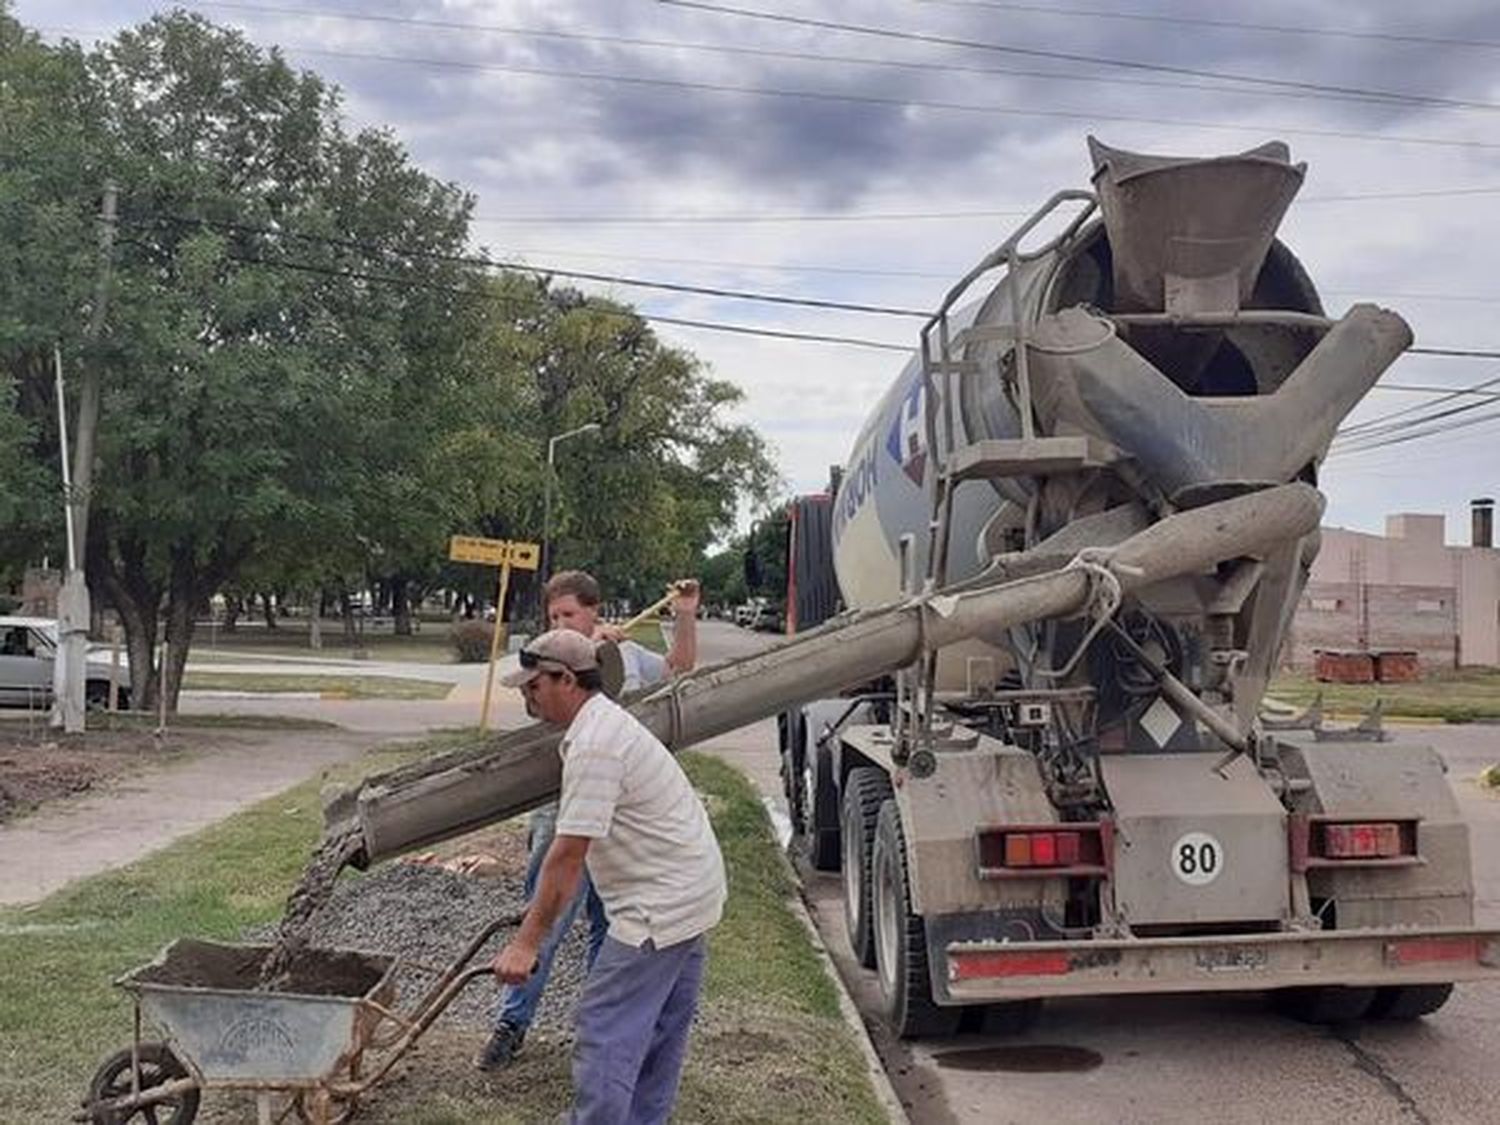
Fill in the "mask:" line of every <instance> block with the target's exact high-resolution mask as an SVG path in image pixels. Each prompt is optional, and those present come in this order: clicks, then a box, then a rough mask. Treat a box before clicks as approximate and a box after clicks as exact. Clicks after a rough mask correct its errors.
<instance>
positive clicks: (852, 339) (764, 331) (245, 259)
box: [227, 254, 913, 354]
mask: <svg viewBox="0 0 1500 1125" xmlns="http://www.w3.org/2000/svg"><path fill="white" fill-rule="evenodd" d="M227 256H228V257H229V259H230V260H231V261H235V262H240V263H241V264H245V265H259V266H266V267H268V268H271V269H284V270H292V271H294V272H297V273H310V274H320V275H322V276H325V277H336V278H341V279H345V280H351V281H368V282H371V283H373V284H380V285H397V286H403V287H405V288H408V289H428V290H435V291H437V292H443V293H452V294H454V295H456V296H462V297H469V298H471V299H475V298H477V299H481V300H489V301H496V300H499V299H498V298H496V297H495V296H494V294H490V293H482V292H479V291H477V290H474V289H464V288H461V287H460V286H457V285H443V284H442V283H440V282H435V281H422V280H420V279H417V278H405V277H392V276H390V275H386V274H377V273H372V272H370V271H368V270H351V269H335V268H333V267H331V266H320V265H317V264H315V263H312V262H296V261H289V260H286V259H271V258H260V257H256V256H253V255H242V254H230V255H227ZM502 303H505V302H502ZM512 303H513V302H512ZM593 311H594V312H596V313H597V314H599V315H601V316H610V317H616V318H619V319H622V320H626V319H630V318H637V319H640V320H646V321H650V322H652V323H654V324H673V325H677V326H679V327H683V328H702V329H705V330H707V331H710V332H728V333H732V334H735V335H741V336H760V337H765V338H767V339H773V340H797V341H801V342H806V343H817V344H842V345H846V346H848V347H856V348H873V349H875V350H878V351H891V352H901V353H903V354H910V353H911V352H912V350H913V349H912V348H911V347H910V346H908V345H906V344H892V343H887V342H886V341H884V340H869V339H864V338H862V337H858V336H837V335H832V334H827V333H821V332H796V331H792V330H790V329H781V328H762V327H760V326H758V325H751V324H735V323H732V322H728V321H716V320H692V319H688V318H686V317H676V316H660V315H658V314H656V313H648V312H642V311H640V310H639V309H635V310H632V311H631V312H629V313H624V312H614V311H613V310H610V309H600V308H598V307H597V306H596V307H595V308H594V310H593Z"/></svg>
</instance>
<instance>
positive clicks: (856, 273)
mask: <svg viewBox="0 0 1500 1125" xmlns="http://www.w3.org/2000/svg"><path fill="white" fill-rule="evenodd" d="M528 254H539V255H542V256H552V257H558V258H587V259H599V260H601V261H613V262H650V263H652V264H657V265H672V266H701V267H703V268H704V269H715V270H751V271H759V272H764V273H814V274H835V275H839V276H847V277H876V278H891V279H896V280H917V281H951V280H953V279H954V278H956V277H958V276H959V275H960V274H961V273H962V272H963V271H962V270H961V269H950V270H893V269H870V268H862V267H858V266H831V265H819V264H813V263H806V262H747V261H744V260H741V259H733V258H681V257H673V256H667V255H659V254H613V253H607V252H605V251H603V250H577V249H571V250H561V249H556V248H552V249H547V248H541V247H534V246H517V247H514V248H512V249H511V250H509V251H508V252H507V255H506V256H507V257H508V258H517V259H523V260H524V258H525V257H526V255H528ZM1318 292H1319V293H1320V294H1322V295H1323V296H1325V297H1354V298H1363V299H1366V300H1369V299H1372V297H1375V296H1378V297H1380V298H1381V299H1389V300H1396V301H1455V302H1463V303H1468V304H1486V305H1491V304H1500V293H1410V292H1400V291H1394V290H1388V289H1377V290H1373V291H1372V290H1370V289H1325V288H1323V287H1322V286H1319V287H1318Z"/></svg>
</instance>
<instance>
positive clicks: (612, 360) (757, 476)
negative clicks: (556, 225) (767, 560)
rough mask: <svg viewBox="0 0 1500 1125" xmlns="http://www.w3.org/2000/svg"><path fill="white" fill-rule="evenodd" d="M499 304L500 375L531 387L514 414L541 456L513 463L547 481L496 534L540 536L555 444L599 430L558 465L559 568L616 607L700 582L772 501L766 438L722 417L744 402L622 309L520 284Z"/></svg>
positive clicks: (516, 506) (515, 505) (502, 518)
mask: <svg viewBox="0 0 1500 1125" xmlns="http://www.w3.org/2000/svg"><path fill="white" fill-rule="evenodd" d="M495 302H496V310H497V317H498V318H499V320H500V323H499V325H498V326H497V330H496V334H495V337H494V339H493V341H492V345H493V350H494V352H495V354H496V361H495V366H496V368H497V369H498V370H506V371H515V370H520V371H522V372H524V373H525V376H524V377H525V380H526V386H525V387H524V388H523V389H522V391H521V392H520V400H519V402H518V401H517V400H516V397H515V395H514V394H512V395H510V396H509V397H508V398H507V399H506V400H505V401H506V403H507V409H510V410H520V411H521V412H522V413H523V414H524V416H525V418H526V424H525V425H524V426H523V427H522V429H523V431H524V432H527V433H529V434H531V435H532V437H531V449H530V453H529V456H525V455H524V454H519V452H518V451H516V450H514V449H512V455H513V456H525V460H526V461H529V462H530V463H531V464H532V465H535V466H536V467H537V470H539V471H536V472H534V473H533V472H529V471H528V472H525V473H523V474H519V475H516V476H514V477H512V478H511V480H512V481H513V482H514V481H524V482H525V483H527V484H530V483H531V482H532V481H535V482H536V483H535V485H534V486H533V491H531V492H530V494H522V495H517V494H515V493H510V494H508V495H507V496H506V497H505V501H506V503H505V504H504V506H503V508H497V509H493V510H492V511H494V524H495V525H496V526H497V527H505V528H514V529H517V530H519V529H521V528H527V527H529V528H531V529H535V530H533V531H531V532H530V534H531V535H535V534H537V532H539V531H540V525H541V519H540V515H541V513H540V500H541V485H542V476H541V474H542V473H543V472H545V455H546V442H547V438H548V436H549V435H552V434H557V433H562V432H564V431H566V430H569V429H572V428H574V427H576V426H579V425H582V424H584V423H587V422H597V423H599V425H600V427H601V430H600V432H599V434H598V435H597V436H596V437H593V438H588V439H583V440H580V441H576V442H572V443H570V444H569V445H568V446H567V447H566V455H565V456H559V458H558V460H557V464H556V473H557V480H556V483H555V493H554V497H555V506H554V521H553V545H554V552H553V554H554V558H555V560H556V563H557V567H558V568H562V567H567V566H571V567H580V568H583V569H587V570H589V571H590V572H592V573H593V574H595V575H596V576H597V577H598V578H599V579H600V581H601V582H602V583H603V585H604V587H605V589H606V590H608V591H609V592H610V593H611V595H612V596H620V597H629V598H631V599H632V600H634V601H636V602H637V603H640V602H645V601H651V600H654V599H655V598H656V597H657V596H658V595H659V594H660V593H661V590H662V587H663V584H664V583H665V582H666V581H668V580H669V579H670V578H672V577H674V576H678V575H681V574H686V573H690V572H692V571H694V570H696V568H697V567H698V565H699V563H700V561H701V559H702V557H703V554H704V552H705V550H706V549H707V548H708V546H709V544H711V543H712V542H714V541H715V540H716V539H718V538H721V537H722V536H723V535H724V534H725V533H727V532H728V531H729V530H730V529H731V527H732V526H733V522H734V518H735V514H736V511H737V509H738V505H739V503H740V502H741V500H742V499H746V498H748V499H763V498H764V497H765V496H766V495H768V494H769V492H770V490H771V488H772V486H773V484H774V482H775V479H776V474H775V469H774V467H773V465H772V464H771V461H770V458H769V455H768V454H767V451H766V448H765V444H764V442H763V440H762V439H761V438H760V436H759V435H758V434H756V433H755V432H754V430H752V429H751V428H750V427H748V426H745V425H743V424H739V423H735V422H732V421H730V420H729V419H727V418H726V414H727V413H728V412H729V410H730V409H732V408H733V407H734V406H735V405H736V404H737V403H738V402H739V401H740V399H741V398H742V392H741V391H740V390H739V388H738V387H736V386H734V385H733V384H731V383H728V382H725V381H723V380H719V379H714V378H712V377H711V376H710V375H709V374H708V373H707V371H706V370H705V369H704V367H703V365H702V364H701V363H700V362H699V361H698V360H697V359H696V358H695V357H693V356H691V355H689V354H688V353H686V352H682V351H679V350H677V349H674V348H669V347H666V346H664V345H663V344H662V343H661V342H660V341H659V340H658V339H657V337H656V334H655V333H654V332H653V331H652V330H651V329H650V327H649V326H648V325H647V324H646V322H645V321H643V320H642V319H641V318H640V317H639V316H638V315H636V314H635V312H634V311H633V310H631V309H629V308H628V307H626V306H623V305H620V304H617V303H615V302H612V301H606V300H601V299H597V298H585V297H584V296H583V295H582V294H580V293H578V292H576V291H574V290H570V289H557V288H553V287H552V286H551V285H550V284H549V283H547V282H546V281H542V282H535V281H529V280H527V279H523V278H516V277H507V278H503V279H501V280H500V281H499V282H497V284H496V288H495Z"/></svg>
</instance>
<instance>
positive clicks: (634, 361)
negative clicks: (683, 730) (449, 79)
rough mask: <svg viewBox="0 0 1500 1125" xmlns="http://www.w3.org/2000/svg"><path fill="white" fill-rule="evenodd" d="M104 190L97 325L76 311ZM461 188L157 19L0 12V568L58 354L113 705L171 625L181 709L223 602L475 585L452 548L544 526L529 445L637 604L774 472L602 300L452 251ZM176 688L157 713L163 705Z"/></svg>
mask: <svg viewBox="0 0 1500 1125" xmlns="http://www.w3.org/2000/svg"><path fill="white" fill-rule="evenodd" d="M106 180H110V181H113V182H114V183H116V184H117V185H118V195H119V211H120V218H119V222H118V226H117V237H116V244H115V249H114V253H113V256H112V274H111V283H110V285H109V289H108V303H107V312H108V315H107V317H106V326H105V330H104V332H103V333H102V336H101V338H100V339H99V340H98V341H97V342H91V341H89V340H88V339H87V337H86V334H85V332H84V329H83V325H84V324H86V323H87V321H88V319H89V313H90V311H91V309H92V302H93V300H94V296H93V293H94V284H95V274H96V270H97V268H98V254H97V252H96V237H97V233H98V221H97V218H96V212H97V210H98V206H99V199H100V197H101V195H102V194H103V192H104V189H105V183H106ZM471 205H472V200H471V198H470V197H469V195H468V194H467V193H466V192H465V191H463V190H462V189H461V188H459V187H458V186H456V185H452V184H447V183H442V182H439V181H437V180H435V179H433V178H432V177H430V176H428V175H427V174H426V173H424V172H422V171H421V170H420V169H419V168H417V167H416V166H415V165H414V164H413V163H412V162H411V160H410V158H409V157H408V155H407V154H406V152H405V150H404V149H403V148H402V146H401V145H400V143H399V142H398V141H397V140H396V138H394V137H393V136H391V135H390V134H388V133H386V132H382V131H375V130H369V131H363V132H358V133H350V132H349V131H348V130H347V129H346V127H345V125H344V122H343V119H342V117H341V115H340V111H339V98H338V93H337V91H336V90H334V89H332V88H331V87H329V86H328V85H326V84H325V83H324V82H323V81H322V80H321V79H320V78H318V77H317V76H316V75H315V74H311V73H308V72H305V71H297V70H294V69H293V68H292V67H290V66H289V65H288V64H287V63H286V61H285V60H284V59H283V58H282V57H281V56H280V54H279V53H278V52H277V51H275V50H266V49H263V48H261V47H258V46H256V45H255V44H253V43H251V42H250V41H249V40H247V39H246V38H245V37H244V36H242V35H241V34H240V33H238V32H235V31H230V30H225V29H222V28H218V27H215V26H214V25H212V24H211V23H209V22H208V21H206V20H205V19H203V18H201V17H199V16H196V15H190V14H186V13H182V12H177V13H173V14H171V15H166V16H158V17H155V18H154V19H152V20H150V21H148V22H146V23H144V24H142V25H141V26H139V27H138V28H135V29H133V30H130V31H127V32H124V33H122V34H121V35H120V36H119V37H118V38H117V39H116V40H115V41H114V42H112V43H108V44H105V45H103V46H102V47H100V48H98V49H97V50H94V51H92V52H86V51H84V50H82V49H81V48H79V47H78V46H77V45H74V44H64V45H62V46H60V47H51V46H47V45H44V44H42V43H39V42H38V41H37V40H36V39H35V38H34V37H33V36H31V35H29V34H28V33H27V32H26V31H25V30H24V29H23V28H21V27H20V26H19V25H18V24H16V23H15V21H14V20H11V19H10V18H9V17H7V16H6V15H5V14H4V9H3V7H0V248H3V249H0V559H3V560H5V561H7V562H10V563H15V562H18V561H25V560H26V559H30V558H34V557H35V555H36V554H38V553H40V552H38V550H37V548H38V545H39V544H41V545H45V550H46V551H50V553H52V554H53V556H54V557H56V556H57V555H58V553H59V550H58V549H59V548H60V546H61V535H60V528H61V505H60V503H59V502H58V501H59V500H60V489H59V481H58V475H57V470H56V467H55V466H56V463H57V456H56V450H57V448H58V435H57V425H56V407H55V403H54V401H53V398H52V393H53V392H52V381H51V380H52V364H51V357H52V354H53V348H54V347H58V348H59V349H60V351H61V355H62V356H63V359H64V364H65V366H66V367H67V368H68V369H69V370H70V371H76V370H80V369H85V370H87V369H90V365H92V366H93V369H95V370H98V371H99V372H100V373H101V378H102V383H103V387H104V399H103V409H102V420H101V425H100V429H99V436H98V460H97V463H98V470H97V472H96V481H95V487H94V489H93V493H92V496H91V497H90V504H91V509H92V511H91V515H90V527H91V530H90V534H89V538H88V548H89V549H88V557H87V570H88V575H89V581H90V587H91V588H92V589H93V590H94V592H95V597H96V599H97V598H99V596H100V595H101V594H102V595H103V596H104V598H105V600H107V602H108V603H109V604H110V605H111V606H112V607H113V608H114V609H115V610H116V611H117V612H118V613H119V615H120V618H121V619H122V621H123V622H124V624H125V626H126V631H127V639H128V642H129V646H130V654H131V659H132V668H133V673H134V675H135V677H136V682H135V684H134V688H135V693H136V698H138V699H142V700H147V699H150V698H152V697H153V695H154V693H155V691H156V689H157V687H158V682H157V678H156V670H155V669H153V666H152V659H151V654H152V652H153V646H154V643H155V641H156V640H157V638H158V629H159V624H158V623H159V622H161V621H164V622H165V628H166V636H167V639H168V641H169V642H170V644H171V651H172V653H173V657H174V659H173V664H172V667H171V668H169V669H168V674H167V678H166V689H167V691H168V693H169V695H170V696H175V690H176V684H177V683H178V682H180V674H179V673H180V671H181V666H182V661H183V660H184V659H185V657H186V654H187V650H188V646H189V643H190V640H191V632H192V622H193V619H194V617H195V616H196V615H197V614H198V613H200V612H201V611H202V610H203V608H204V607H205V605H206V603H207V600H208V599H209V597H210V596H211V595H213V594H215V593H216V592H219V591H223V590H233V589H238V590H243V591H250V590H255V589H266V588H270V589H276V590H281V591H302V592H306V593H312V592H314V591H319V590H327V589H333V590H339V589H351V588H362V587H363V586H364V585H366V584H367V583H369V582H371V581H379V582H381V583H383V584H384V585H385V586H386V587H387V588H388V589H390V590H391V591H392V592H393V593H394V594H395V595H396V602H397V608H398V611H399V609H400V607H401V606H402V605H404V604H405V602H406V601H407V600H408V598H410V597H412V596H415V595H418V594H420V593H421V592H422V591H423V590H425V589H428V588H430V587H431V586H432V585H433V584H435V583H438V582H452V581H454V580H456V579H459V578H460V576H462V577H463V578H466V579H471V580H474V581H476V582H482V584H483V585H484V586H487V585H488V582H489V579H488V578H486V577H483V576H476V575H475V574H474V573H473V571H472V569H469V570H460V569H458V568H454V567H452V566H449V565H447V564H445V563H444V561H443V559H444V555H445V548H446V543H447V539H448V537H449V536H450V535H452V534H457V533H464V534H474V533H479V534H490V535H496V536H502V537H507V538H523V539H534V538H538V537H540V535H541V532H542V508H543V491H544V489H545V487H546V485H547V481H548V474H547V466H546V447H547V439H548V437H549V435H552V434H556V433H559V432H561V431H562V430H565V429H569V428H572V427H574V426H577V425H580V424H582V423H584V422H589V421H594V422H598V423H599V424H600V425H601V428H602V430H601V433H599V434H598V435H597V437H596V438H592V439H589V438H585V439H580V440H579V441H577V442H570V443H568V444H567V445H566V446H565V447H563V448H562V450H561V451H560V455H559V457H558V462H557V472H556V476H555V479H554V481H553V484H554V486H555V499H556V505H555V509H554V510H555V513H556V520H555V524H554V529H555V536H554V538H555V542H556V554H555V557H556V558H557V560H558V562H559V564H560V565H570V566H584V567H588V568H590V569H592V570H594V571H595V572H596V573H598V575H599V576H600V578H601V579H602V580H603V581H604V582H605V583H606V586H607V587H608V588H610V589H611V591H612V592H615V593H618V594H625V595H630V596H634V597H647V596H650V595H651V594H652V593H654V592H655V590H656V589H657V588H659V585H660V583H661V582H663V581H665V580H666V579H667V578H668V577H670V576H672V575H673V574H675V573H682V572H687V571H691V570H693V569H694V568H695V566H696V563H697V561H698V559H699V558H700V556H701V554H702V552H703V550H704V549H705V548H706V547H707V546H708V544H709V543H710V542H712V541H713V540H714V539H715V538H717V537H719V536H722V535H723V534H724V533H726V532H727V531H728V530H729V528H730V527H731V525H732V522H733V519H734V514H735V511H736V507H737V505H738V504H739V502H740V500H741V498H742V497H745V496H751V495H762V494H764V493H765V492H766V491H767V490H768V489H769V487H770V485H771V483H772V478H773V472H772V469H771V466H770V462H769V460H768V458H767V456H766V452H765V449H764V448H763V445H762V443H761V441H760V439H759V438H758V436H757V435H756V434H755V433H754V432H753V431H751V430H750V429H749V428H748V427H745V426H743V425H738V424H735V423H733V422H731V421H729V420H727V418H726V415H727V413H728V412H729V411H730V410H731V409H732V408H733V406H734V405H735V403H736V402H737V401H738V399H739V391H738V390H737V388H735V387H733V386H732V385H730V384H728V383H725V382H723V381H721V380H716V379H713V378H711V377H710V376H709V375H708V374H707V373H706V372H705V371H704V370H703V368H702V365H701V364H700V363H699V362H698V361H697V360H696V359H694V358H693V357H692V356H691V355H688V354H686V353H684V352H681V351H678V350H675V349H672V348H668V347H664V346H663V345H662V344H661V343H660V342H659V341H658V340H657V339H656V337H655V335H654V333H652V331H651V330H650V328H649V327H648V326H647V325H646V324H645V322H644V321H642V320H641V319H640V318H639V317H638V316H636V315H635V314H634V313H633V312H632V311H631V310H629V309H628V308H626V307H624V306H621V305H617V304H614V303H611V302H605V301H599V300H595V299H586V298H585V297H583V296H582V295H580V294H579V293H577V292H574V291H571V290H566V289H554V288H552V287H551V286H550V285H548V284H546V283H544V282H538V281H535V280H533V279H529V278H523V277H518V276H515V275H510V274H493V273H489V272H487V271H484V270H481V269H479V268H477V267H476V266H475V265H473V264H472V261H471V260H469V259H466V258H465V256H464V255H465V251H466V246H467V244H468V239H469V216H470V209H471ZM174 702H175V700H174Z"/></svg>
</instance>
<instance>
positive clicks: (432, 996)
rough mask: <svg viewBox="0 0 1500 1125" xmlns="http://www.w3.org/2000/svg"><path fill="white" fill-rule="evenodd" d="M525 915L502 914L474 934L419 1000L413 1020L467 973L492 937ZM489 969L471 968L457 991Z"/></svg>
mask: <svg viewBox="0 0 1500 1125" xmlns="http://www.w3.org/2000/svg"><path fill="white" fill-rule="evenodd" d="M525 917H526V912H525V911H524V910H522V911H518V912H516V913H513V914H502V915H501V916H500V917H498V918H496V919H495V920H494V921H493V922H491V923H490V924H489V925H487V926H485V928H484V929H482V930H480V931H479V933H478V934H476V935H475V936H474V940H473V941H471V942H469V944H468V946H467V947H466V948H465V949H464V951H463V953H461V954H460V955H459V957H458V959H457V960H455V961H454V962H453V963H452V964H451V965H449V966H448V968H447V969H445V970H444V971H443V973H442V974H441V975H440V976H439V977H438V979H437V980H436V981H434V982H433V984H432V987H431V988H429V989H428V990H427V992H426V993H425V994H424V995H423V996H422V999H421V1000H420V1001H418V1002H417V1006H416V1009H415V1011H414V1012H413V1013H412V1017H411V1018H412V1020H413V1021H416V1020H420V1019H421V1018H422V1014H423V1013H424V1012H426V1011H427V1009H428V1008H430V1007H431V1006H432V1005H434V1004H436V1003H437V1002H438V1000H439V997H441V996H442V993H443V990H444V989H446V988H447V987H448V985H449V984H451V983H452V982H453V981H454V980H455V979H456V978H458V977H460V976H464V975H465V974H464V970H465V966H467V965H468V964H469V962H470V961H472V960H474V958H475V957H476V956H478V954H479V951H480V950H481V949H483V948H484V947H485V945H486V944H488V942H489V940H490V938H492V937H494V936H495V935H496V934H497V933H499V932H500V931H501V930H503V929H506V928H508V927H511V926H519V925H520V924H521V922H522V921H523V920H524V919H525ZM489 971H490V969H489V966H488V965H485V966H484V967H482V968H479V969H478V970H477V971H476V970H475V969H469V970H468V973H469V974H472V975H470V976H467V977H466V979H464V981H463V984H461V985H459V989H456V990H455V991H458V990H460V989H462V988H463V987H465V986H466V985H467V984H468V983H469V980H471V979H473V975H479V974H482V973H487V972H489ZM451 998H452V997H451V996H450V997H447V998H444V999H443V1000H442V1005H443V1007H446V1006H447V1004H448V1000H449V999H451Z"/></svg>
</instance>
